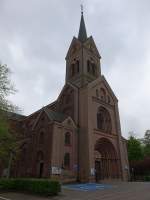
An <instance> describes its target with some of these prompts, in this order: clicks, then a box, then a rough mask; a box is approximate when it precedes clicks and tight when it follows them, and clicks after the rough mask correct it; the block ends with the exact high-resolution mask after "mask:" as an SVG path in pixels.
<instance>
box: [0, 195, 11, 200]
mask: <svg viewBox="0 0 150 200" xmlns="http://www.w3.org/2000/svg"><path fill="white" fill-rule="evenodd" d="M0 199H2V200H11V199H7V198H5V197H2V196H0Z"/></svg>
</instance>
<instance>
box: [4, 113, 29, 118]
mask: <svg viewBox="0 0 150 200" xmlns="http://www.w3.org/2000/svg"><path fill="white" fill-rule="evenodd" d="M6 115H7V117H8V119H12V120H21V119H24V118H25V117H26V116H24V115H21V114H18V113H13V112H6Z"/></svg>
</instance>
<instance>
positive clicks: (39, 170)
mask: <svg viewBox="0 0 150 200" xmlns="http://www.w3.org/2000/svg"><path fill="white" fill-rule="evenodd" d="M43 171H44V156H43V152H41V151H39V152H38V153H37V177H38V178H42V177H43Z"/></svg>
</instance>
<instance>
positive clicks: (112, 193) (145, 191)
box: [0, 182, 150, 200]
mask: <svg viewBox="0 0 150 200" xmlns="http://www.w3.org/2000/svg"><path fill="white" fill-rule="evenodd" d="M1 197H4V198H6V199H3V200H7V198H8V199H9V200H48V199H52V200H150V182H149V183H148V182H147V183H146V182H145V183H142V182H136V183H133V182H132V183H116V184H115V183H114V184H113V187H112V188H109V189H104V190H96V191H77V190H70V189H63V190H62V192H61V194H60V195H59V196H56V197H49V198H45V197H38V196H32V195H26V194H19V193H3V194H0V200H1Z"/></svg>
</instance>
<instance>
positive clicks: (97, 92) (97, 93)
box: [96, 89, 99, 97]
mask: <svg viewBox="0 0 150 200" xmlns="http://www.w3.org/2000/svg"><path fill="white" fill-rule="evenodd" d="M96 96H97V97H99V91H98V89H96Z"/></svg>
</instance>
